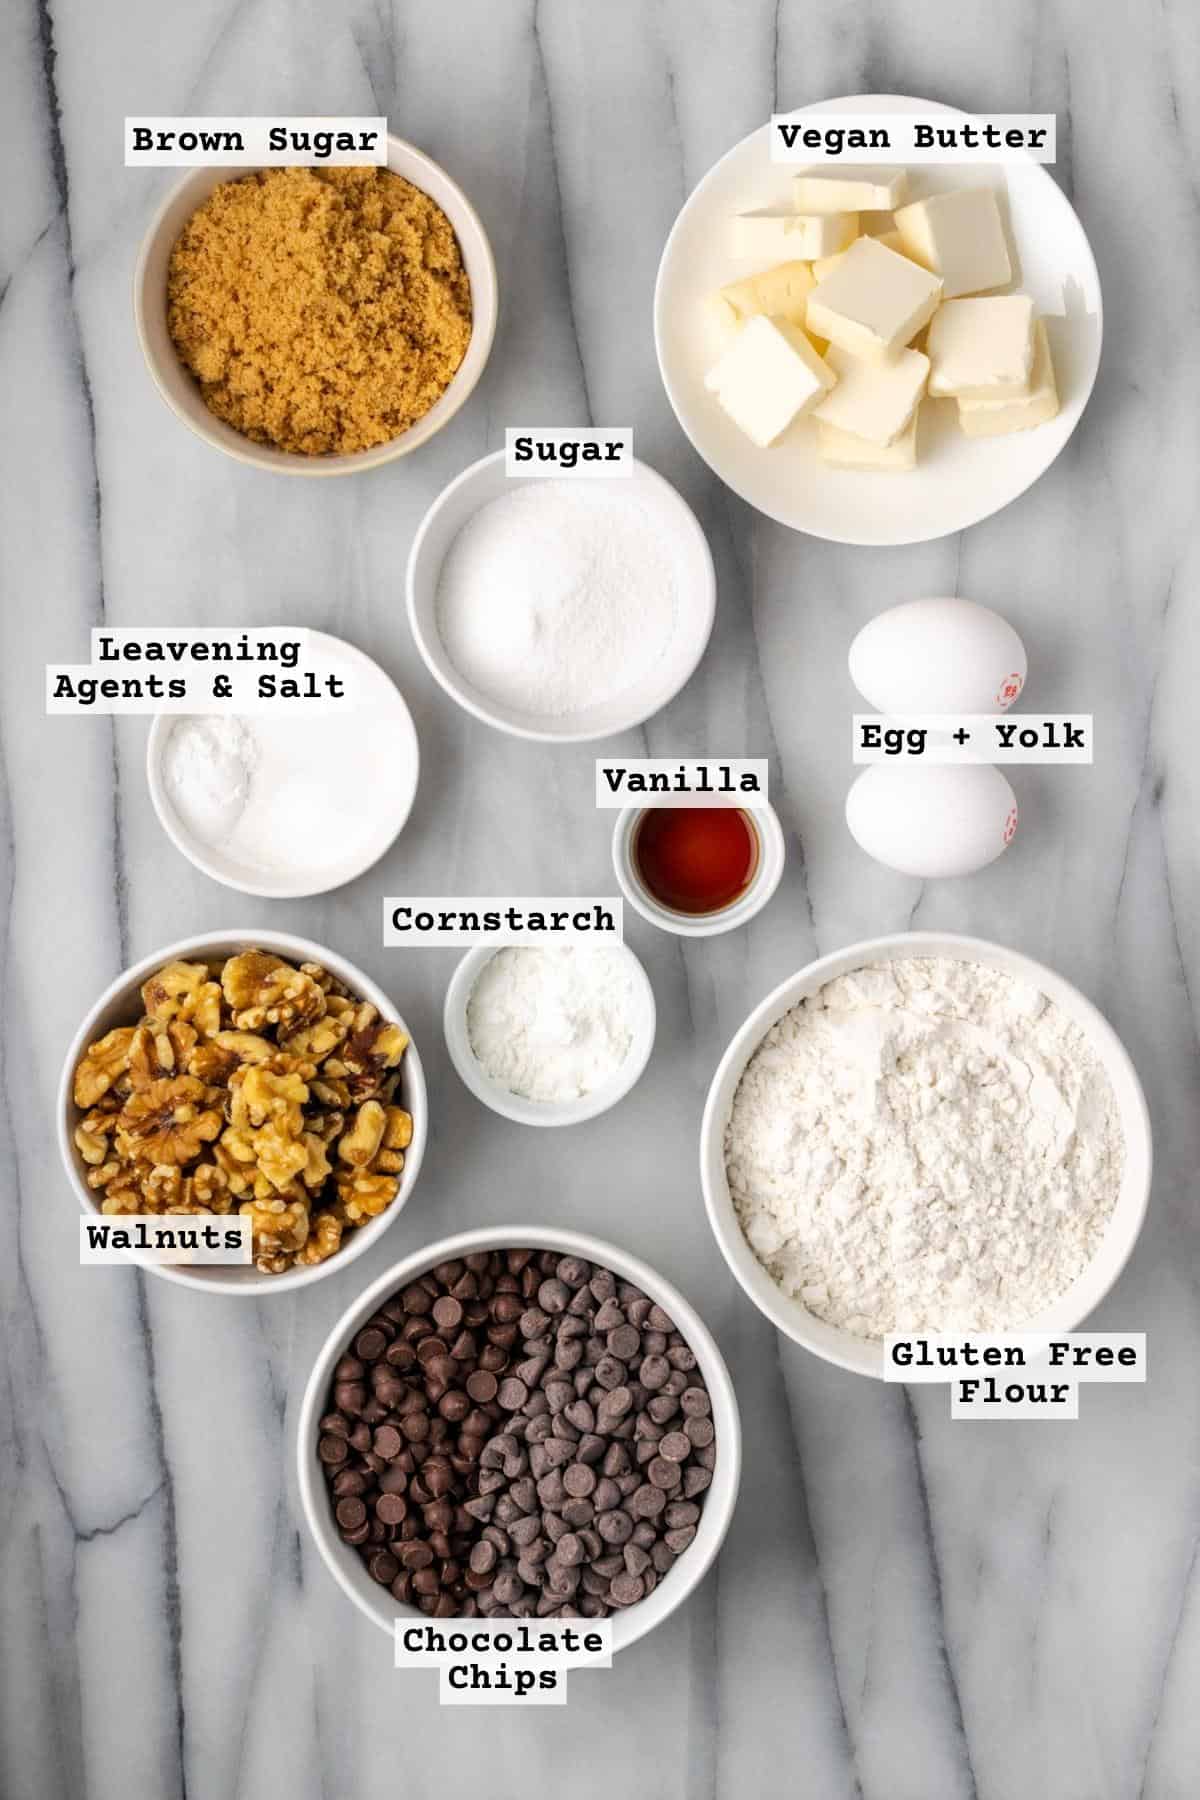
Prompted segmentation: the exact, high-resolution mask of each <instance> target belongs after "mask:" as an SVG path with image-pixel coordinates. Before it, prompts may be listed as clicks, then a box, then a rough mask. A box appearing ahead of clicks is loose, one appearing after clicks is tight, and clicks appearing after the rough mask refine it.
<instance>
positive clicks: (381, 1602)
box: [296, 1225, 742, 1650]
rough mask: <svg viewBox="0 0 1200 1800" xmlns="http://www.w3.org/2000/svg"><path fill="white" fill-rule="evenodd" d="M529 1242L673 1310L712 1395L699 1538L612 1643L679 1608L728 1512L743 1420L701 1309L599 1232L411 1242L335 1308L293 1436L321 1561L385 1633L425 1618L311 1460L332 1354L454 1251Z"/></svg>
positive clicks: (639, 1633)
mask: <svg viewBox="0 0 1200 1800" xmlns="http://www.w3.org/2000/svg"><path fill="white" fill-rule="evenodd" d="M526 1248H529V1249H535V1250H556V1251H558V1252H560V1253H561V1254H562V1255H563V1256H582V1257H585V1258H586V1259H587V1261H589V1262H593V1263H599V1264H600V1265H601V1266H602V1267H604V1268H607V1269H611V1270H612V1271H613V1273H614V1274H615V1275H619V1276H621V1277H622V1278H623V1279H624V1280H626V1281H632V1282H634V1283H635V1284H636V1285H637V1286H638V1287H640V1288H641V1289H642V1291H643V1292H644V1293H646V1294H648V1295H649V1296H650V1298H651V1299H652V1300H653V1301H655V1302H656V1303H657V1304H658V1305H659V1306H661V1307H663V1308H664V1309H665V1310H666V1311H667V1312H668V1313H669V1314H670V1316H671V1318H672V1319H673V1320H674V1321H675V1324H676V1325H677V1326H678V1328H679V1330H680V1331H681V1332H682V1333H683V1335H684V1337H685V1338H686V1339H687V1342H688V1344H689V1345H690V1346H691V1348H692V1350H693V1351H694V1352H695V1354H696V1360H697V1362H698V1363H699V1365H700V1371H701V1374H702V1375H703V1376H704V1380H705V1384H706V1386H707V1388H708V1393H709V1398H710V1399H711V1401H712V1418H713V1425H714V1428H715V1430H716V1446H717V1462H716V1467H715V1469H714V1470H713V1478H712V1483H711V1485H710V1487H709V1488H708V1489H707V1490H706V1492H705V1496H704V1506H703V1509H702V1511H701V1514H700V1523H699V1525H698V1526H697V1529H696V1536H695V1538H694V1539H693V1541H692V1543H691V1544H690V1545H689V1546H688V1548H687V1550H686V1551H685V1552H684V1554H683V1555H682V1556H681V1557H680V1559H679V1561H678V1562H677V1563H676V1564H675V1565H674V1567H673V1568H672V1569H671V1570H670V1572H669V1574H667V1575H666V1576H664V1578H663V1580H662V1581H661V1582H660V1583H659V1585H658V1586H657V1587H656V1588H655V1590H654V1592H653V1593H652V1594H651V1595H649V1597H648V1598H647V1599H645V1600H640V1601H639V1602H638V1604H637V1605H636V1606H630V1607H627V1608H625V1609H624V1610H623V1611H621V1612H617V1613H614V1614H613V1620H612V1625H613V1648H614V1649H615V1650H623V1649H625V1647H626V1646H627V1645H629V1644H633V1643H636V1642H637V1640H638V1638H640V1637H644V1636H645V1635H646V1633H647V1632H648V1631H653V1629H654V1627H655V1626H656V1625H661V1624H662V1622H663V1620H664V1619H665V1618H667V1617H668V1616H669V1615H670V1614H671V1613H673V1612H674V1611H675V1609H676V1607H678V1606H682V1604H683V1602H684V1601H685V1600H686V1599H687V1598H688V1596H689V1594H691V1593H692V1591H693V1590H694V1589H695V1588H697V1587H698V1586H699V1585H700V1582H701V1581H702V1580H703V1578H704V1575H705V1573H706V1572H707V1570H708V1569H709V1567H710V1566H711V1564H712V1562H713V1560H714V1558H715V1557H716V1554H717V1552H718V1550H719V1549H720V1548H721V1543H722V1540H723V1539H724V1537H725V1533H726V1531H727V1530H728V1529H729V1522H730V1520H731V1519H732V1517H733V1509H734V1504H735V1502H736V1500H737V1492H738V1482H739V1480H740V1479H741V1467H742V1428H741V1420H740V1417H739V1414H738V1405H737V1398H736V1396H735V1394H734V1391H733V1383H732V1381H731V1380H730V1378H729V1371H728V1369H727V1368H726V1367H725V1361H724V1358H723V1357H722V1355H721V1352H720V1351H719V1350H718V1348H717V1346H716V1343H715V1341H714V1339H713V1337H712V1335H711V1333H710V1332H709V1330H708V1327H707V1326H706V1325H705V1324H704V1321H703V1320H702V1319H701V1317H700V1315H699V1313H698V1312H696V1311H695V1309H694V1308H693V1307H692V1306H690V1305H689V1304H688V1302H687V1301H686V1300H685V1299H684V1297H683V1295H682V1294H681V1293H679V1292H678V1291H677V1289H675V1288H673V1287H672V1286H671V1284H670V1283H669V1282H667V1281H664V1280H663V1278H662V1276H661V1275H659V1274H657V1273H656V1271H655V1270H654V1269H652V1268H650V1267H649V1265H648V1264H646V1263H644V1262H642V1261H640V1260H639V1258H638V1257H636V1256H630V1255H629V1254H628V1252H627V1251H624V1250H618V1249H617V1248H616V1247H615V1246H614V1245H612V1244H607V1243H604V1242H602V1240H601V1239H599V1238H592V1237H584V1236H582V1235H581V1234H580V1233H579V1232H577V1231H558V1230H553V1229H549V1228H547V1227H546V1226H544V1225H500V1226H493V1227H489V1228H488V1229H487V1230H485V1231H464V1232H462V1233H461V1234H460V1235H459V1236H458V1237H451V1238H444V1239H443V1240H442V1242H441V1243H439V1244H431V1245H429V1246H428V1247H427V1248H426V1249H424V1250H418V1251H417V1252H416V1254H415V1255H413V1256H410V1257H407V1258H406V1259H405V1260H404V1261H403V1262H401V1263H397V1264H396V1266H395V1267H394V1268H392V1269H389V1270H388V1272H387V1274H386V1275H381V1276H380V1277H379V1279H378V1281H373V1282H372V1283H371V1285H370V1287H369V1288H368V1289H367V1290H366V1292H365V1293H364V1294H362V1295H360V1297H359V1298H358V1299H357V1300H356V1301H355V1302H354V1305H353V1306H351V1307H349V1308H348V1309H347V1311H346V1312H344V1313H343V1314H342V1316H341V1318H340V1319H339V1320H338V1322H337V1324H336V1325H335V1326H334V1328H333V1330H332V1331H331V1332H330V1334H329V1336H328V1337H327V1338H326V1340H325V1343H324V1345H323V1346H322V1348H321V1351H320V1354H319V1355H318V1357H317V1360H316V1364H315V1365H314V1368H313V1372H312V1374H311V1375H310V1376H309V1378H308V1386H307V1388H306V1389H305V1390H304V1400H303V1403H302V1404H301V1407H300V1423H299V1430H298V1435H297V1440H296V1455H297V1463H298V1467H299V1474H300V1501H301V1505H302V1506H303V1508H304V1517H305V1519H306V1521H307V1523H308V1528H309V1530H310V1531H311V1532H312V1535H313V1537H314V1539H315V1540H316V1545H317V1549H318V1550H319V1551H320V1553H321V1558H322V1560H323V1562H324V1564H325V1567H326V1568H327V1569H328V1570H329V1572H330V1574H331V1575H332V1576H333V1578H334V1580H335V1581H336V1582H337V1583H338V1585H339V1587H340V1588H341V1589H342V1592H343V1593H344V1594H347V1595H348V1596H349V1598H350V1599H351V1600H353V1602H354V1604H355V1606H357V1608H358V1610H359V1611H360V1612H361V1613H365V1615H366V1617H367V1618H368V1619H370V1620H372V1621H373V1623H374V1624H376V1625H378V1626H379V1627H380V1629H381V1630H382V1631H386V1632H387V1633H388V1634H389V1636H390V1635H391V1633H392V1630H393V1626H394V1621H395V1620H396V1618H397V1617H404V1618H414V1619H418V1618H423V1617H424V1614H422V1613H420V1612H418V1611H417V1609H416V1608H415V1607H411V1606H402V1605H401V1604H400V1602H399V1601H397V1600H393V1599H392V1597H391V1595H390V1594H388V1593H387V1592H386V1591H385V1590H384V1589H383V1588H382V1587H380V1585H379V1583H378V1582H376V1581H372V1579H371V1577H370V1576H369V1575H368V1573H367V1571H366V1569H365V1568H364V1567H363V1565H362V1563H361V1562H360V1561H359V1558H358V1556H357V1555H356V1554H355V1552H354V1550H353V1549H352V1548H350V1546H348V1545H346V1544H344V1543H343V1542H342V1540H341V1538H340V1536H339V1535H338V1531H337V1527H336V1525H335V1523H334V1519H333V1513H332V1509H331V1507H330V1505H329V1498H328V1492H327V1490H326V1487H325V1478H324V1475H323V1474H322V1471H321V1465H320V1463H319V1462H318V1460H317V1437H318V1423H319V1421H320V1419H321V1416H322V1414H323V1413H324V1412H325V1410H326V1401H327V1397H328V1394H329V1387H330V1383H331V1381H332V1379H333V1370H334V1366H335V1364H336V1363H337V1361H338V1359H339V1357H341V1356H343V1355H344V1354H345V1351H346V1349H347V1346H348V1345H349V1343H350V1341H351V1339H352V1338H353V1337H354V1335H355V1333H356V1332H357V1331H358V1330H359V1329H360V1327H361V1326H362V1325H363V1324H364V1323H365V1322H366V1320H367V1319H369V1318H370V1316H371V1314H372V1313H373V1312H375V1311H377V1309H378V1308H379V1307H380V1305H382V1303H383V1302H384V1301H385V1300H387V1299H389V1298H390V1297H391V1295H393V1294H394V1293H396V1291H397V1290H398V1289H400V1288H403V1287H404V1286H406V1285H407V1283H408V1282H410V1281H415V1280H416V1279H417V1278H418V1277H419V1276H421V1275H424V1274H425V1273H426V1271H427V1270H429V1269H432V1268H435V1267H436V1266H437V1264H438V1263H442V1262H448V1261H450V1260H451V1258H453V1257H461V1256H470V1255H472V1254H473V1253H474V1252H476V1251H484V1250H509V1249H526Z"/></svg>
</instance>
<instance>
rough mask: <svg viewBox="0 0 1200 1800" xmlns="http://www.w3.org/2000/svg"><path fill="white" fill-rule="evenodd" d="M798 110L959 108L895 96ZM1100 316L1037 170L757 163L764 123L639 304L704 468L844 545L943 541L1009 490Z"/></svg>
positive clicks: (686, 218)
mask: <svg viewBox="0 0 1200 1800" xmlns="http://www.w3.org/2000/svg"><path fill="white" fill-rule="evenodd" d="M803 111H804V112H807V113H823V112H837V113H850V112H864V113H876V114H879V113H913V112H920V113H930V112H940V113H946V114H947V115H949V116H951V117H955V118H963V117H966V116H967V115H965V114H963V113H960V112H959V111H958V110H957V109H956V108H954V107H948V106H941V105H939V104H938V103H937V102H935V101H931V100H917V99H911V98H909V97H907V96H904V95H898V94H863V95H857V96H855V97H853V98H850V99H838V100H823V101H821V102H819V103H818V104H817V105H815V106H810V107H806V108H804V109H803ZM948 196H953V198H952V199H951V198H948ZM926 202H929V203H930V204H926ZM856 203H857V205H858V206H859V207H861V208H864V209H866V208H869V210H861V211H858V212H854V211H851V210H844V209H849V208H852V207H853V206H854V205H855V204H856ZM1030 303H1032V304H1030ZM1102 323H1103V315H1102V308H1101V300H1100V278H1099V275H1098V273H1097V270H1096V262H1095V258H1094V257H1093V255H1092V251H1091V246H1090V245H1089V244H1088V241H1087V237H1086V234H1085V233H1084V229H1083V226H1082V225H1081V224H1080V222H1079V219H1078V217H1077V216H1076V214H1075V211H1074V208H1073V207H1072V206H1071V203H1070V201H1069V200H1068V199H1067V198H1066V196H1065V194H1064V193H1063V192H1062V190H1061V189H1060V188H1059V187H1058V185H1057V183H1056V182H1055V181H1054V180H1053V178H1052V177H1051V175H1050V174H1049V173H1048V171H1047V170H1046V169H1045V168H1044V167H1042V166H1041V165H1040V164H1038V163H1035V162H1032V161H1022V162H1015V163H1004V164H1000V163H995V164H990V163H984V164H961V163H959V164H956V163H939V164H933V163H924V164H914V165H911V166H909V167H908V168H907V169H902V168H900V167H896V168H891V167H883V166H876V165H863V166H855V167H844V166H843V165H842V164H841V163H840V161H832V160H831V161H827V162H826V163H824V164H823V165H822V166H821V167H820V168H815V167H814V168H813V169H811V170H808V171H802V170H800V169H798V168H797V167H795V166H790V165H786V164H783V163H773V162H772V161H771V157H770V146H769V126H766V125H764V126H762V127H761V129H760V130H758V131H755V132H752V133H751V134H750V136H749V137H747V138H743V139H742V141H741V143H739V144H735V145H734V147H733V149H732V150H730V151H729V152H728V154H727V155H726V156H724V157H722V159H721V161H720V162H718V163H717V164H716V165H715V166H714V167H713V168H712V169H710V171H709V173H708V174H707V175H706V176H705V177H704V179H703V181H701V183H700V184H699V186H698V187H697V188H696V189H695V191H694V192H693V193H692V194H691V196H690V197H689V199H688V200H687V202H686V204H685V205H684V207H683V210H682V211H681V213H680V214H679V217H678V219H677V220H676V221H675V225H674V227H673V229H672V231H671V235H670V237H669V238H668V239H667V243H666V248H665V249H664V251H663V255H662V262H661V264H660V265H659V271H658V284H657V287H656V290H655V296H654V335H655V342H656V345H657V349H658V362H659V368H660V370H661V372H662V378H663V382H664V384H665V386H666V390H667V394H668V397H669V398H670V401H671V404H672V406H673V407H674V409H675V413H676V416H677V418H678V419H679V422H680V424H681V425H682V426H683V429H684V431H685V432H686V433H687V435H688V437H689V438H690V439H691V441H692V443H693V445H694V446H695V448H696V449H697V450H698V451H699V453H700V455H701V456H702V457H703V458H704V460H705V462H706V463H707V464H708V465H709V467H710V468H711V469H712V470H713V471H714V473H715V474H717V475H719V476H720V478H721V480H722V481H724V482H725V483H726V485H727V486H728V487H730V488H732V489H733V491H734V492H735V493H736V494H739V495H740V496H741V498H742V499H743V500H746V501H747V502H748V503H749V504H750V505H751V506H753V507H755V508H756V509H757V510H758V511H759V512H761V513H765V514H766V515H767V516H768V517H769V518H772V519H777V520H778V521H779V523H780V524H782V525H788V526H791V527H792V528H793V529H794V530H796V531H807V532H809V533H811V535H812V536H814V537H821V538H827V539H829V540H831V541H832V542H835V543H843V544H916V543H922V542H925V541H927V540H929V539H931V538H939V537H944V536H946V535H947V534H948V533H950V532H955V531H962V530H964V529H965V528H966V527H967V526H968V525H974V524H977V523H978V521H979V520H981V519H986V518H988V517H989V516H990V515H991V514H992V513H995V512H998V511H999V510H1000V508H1001V507H1002V506H1007V505H1008V503H1009V501H1010V500H1015V499H1016V498H1017V496H1018V495H1019V494H1022V493H1024V491H1025V489H1026V488H1027V487H1029V486H1030V485H1031V484H1032V483H1033V482H1034V481H1036V480H1037V478H1038V476H1039V475H1041V474H1043V473H1044V472H1045V470H1046V469H1048V468H1049V466H1050V464H1051V463H1052V462H1053V461H1054V459H1055V457H1056V456H1057V455H1058V453H1059V451H1060V450H1061V449H1062V448H1063V446H1064V444H1065V443H1066V442H1067V439H1068V438H1069V437H1070V435H1071V433H1072V431H1073V430H1074V429H1075V426H1076V424H1077V423H1078V421H1079V417H1080V414H1081V413H1082V412H1083V409H1084V407H1085V405H1086V404H1087V400H1088V396H1089V394H1090V393H1091V391H1092V384H1093V382H1094V381H1095V379H1096V371H1097V368H1098V367H1099V362H1100V340H1101V335H1102Z"/></svg>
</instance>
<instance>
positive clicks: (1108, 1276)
mask: <svg viewBox="0 0 1200 1800" xmlns="http://www.w3.org/2000/svg"><path fill="white" fill-rule="evenodd" d="M1150 1171H1151V1142H1150V1120H1149V1114H1148V1112H1147V1108H1146V1101H1145V1096H1144V1095H1143V1093H1142V1088H1141V1084H1140V1082H1139V1080H1138V1077H1137V1072H1136V1070H1135V1069H1134V1067H1133V1064H1132V1062H1131V1061H1130V1058H1129V1055H1128V1053H1127V1052H1126V1050H1125V1048H1124V1046H1123V1045H1122V1043H1121V1041H1120V1039H1119V1038H1118V1037H1117V1035H1116V1033H1115V1032H1114V1031H1113V1029H1112V1026H1111V1025H1110V1024H1109V1023H1108V1021H1107V1020H1106V1019H1105V1018H1104V1017H1103V1015H1102V1014H1101V1013H1099V1012H1098V1011H1097V1010H1096V1008H1095V1007H1094V1006H1093V1005H1092V1004H1091V1002H1090V1001H1089V1000H1086V999H1085V998H1084V996H1083V995H1082V994H1081V993H1080V992H1079V991H1078V989H1076V988H1074V987H1072V986H1071V984H1070V983H1069V982H1067V981H1064V980H1063V978H1062V976H1061V975H1056V974H1055V973H1054V972H1053V970H1051V969H1047V968H1044V967H1043V966H1042V965H1041V964H1040V963H1036V962H1033V961H1031V960H1030V958H1029V957H1026V956H1022V955H1019V954H1018V953H1017V952H1016V951H1013V950H1008V949H1005V948H1004V947H1003V946H1001V945H999V944H990V943H986V942H984V941H982V940H981V939H977V938H969V937H956V936H946V935H943V934H942V933H939V932H921V931H916V932H903V933H900V934H898V935H897V936H895V937H885V938H877V939H875V940H873V941H871V942H868V943H862V944H852V945H851V946H850V947H849V948H848V949H846V950H840V951H837V952H836V953H835V954H834V955H832V956H826V957H822V958H821V959H820V961H818V962H814V963H810V964H809V966H808V967H807V968H806V969H801V970H800V972H799V974H797V975H793V976H792V977H791V978H790V980H788V981H785V982H783V983H782V984H781V985H780V986H779V987H777V988H776V989H775V991H774V993H771V994H768V995H767V997H766V999H765V1000H764V1001H763V1002H762V1004H761V1005H760V1006H758V1007H756V1008H755V1010H754V1011H753V1012H752V1013H751V1015H750V1017H749V1018H748V1019H747V1020H746V1022H745V1024H744V1025H743V1026H742V1028H741V1030H740V1031H739V1032H738V1033H737V1035H736V1036H735V1037H734V1039H733V1042H732V1043H731V1044H730V1046H729V1048H728V1050H727V1051H726V1052H725V1055H724V1057H723V1058H722V1060H721V1063H720V1066H719V1067H718V1069H717V1072H716V1075H715V1076H714V1078H713V1082H712V1086H711V1088H710V1089H709V1094H708V1102H707V1105H706V1107H705V1111H704V1121H703V1124H702V1126H701V1138H700V1172H701V1180H702V1183H703V1188H704V1198H705V1205H706V1206H707V1209H708V1217H709V1223H710V1224H711V1226H712V1228H713V1232H714V1234H715V1236H716V1239H717V1243H718V1244H719V1246H720V1248H721V1251H722V1254H723V1255H724V1257H725V1260H726V1262H727V1263H728V1264H729V1266H730V1269H731V1270H732V1271H733V1273H734V1275H735V1276H736V1277H737V1279H738V1281H739V1282H740V1283H741V1285H742V1287H743V1288H744V1289H745V1290H746V1292H747V1294H748V1295H749V1296H750V1298H751V1299H752V1300H753V1301H754V1303H755V1305H756V1306H757V1307H758V1308H759V1309H760V1311H762V1312H763V1313H765V1314H766V1316H767V1318H768V1319H770V1320H771V1322H772V1324H774V1325H775V1326H777V1327H778V1329H779V1330H780V1331H783V1332H785V1333H786V1334H787V1336H788V1337H790V1338H792V1339H794V1340H795V1342H796V1343H798V1344H802V1345H803V1346H804V1347H805V1349H808V1350H812V1351H814V1352H815V1353H816V1354H817V1355H818V1356H822V1357H824V1358H825V1359H826V1361H828V1362H832V1363H837V1364H839V1365H840V1366H841V1367H842V1368H845V1369H852V1370H854V1371H856V1372H857V1373H859V1374H862V1375H874V1376H878V1377H882V1375H883V1373H884V1338H885V1336H886V1335H888V1334H889V1333H900V1334H904V1335H914V1336H915V1335H934V1334H939V1333H943V1334H950V1335H956V1334H962V1333H964V1332H989V1333H993V1332H1004V1331H1010V1330H1011V1331H1018V1330H1019V1331H1028V1332H1035V1333H1046V1334H1050V1335H1055V1336H1059V1335H1061V1334H1062V1333H1064V1332H1068V1331H1072V1330H1074V1329H1075V1328H1076V1326H1078V1325H1079V1324H1080V1323H1081V1322H1082V1321H1083V1320H1084V1319H1085V1318H1086V1317H1087V1316H1088V1314H1089V1313H1090V1312H1092V1311H1093V1310H1094V1308H1095V1307H1097V1306H1098V1305H1099V1304H1100V1302H1101V1300H1102V1299H1103V1298H1104V1296H1105V1294H1107V1292H1108V1290H1109V1288H1110V1287H1112V1285H1113V1283H1114V1282H1115V1281H1116V1279H1117V1277H1118V1276H1119V1275H1120V1273H1121V1271H1122V1269H1123V1268H1124V1266H1125V1264H1126V1262H1127V1261H1128V1259H1129V1256H1130V1254H1131V1253H1132V1250H1133V1247H1134V1244H1135V1243H1136V1241H1137V1237H1138V1233H1139V1232H1140V1230H1141V1228H1142V1223H1143V1220H1144V1219H1145V1215H1146V1205H1147V1201H1148V1199H1149V1193H1150Z"/></svg>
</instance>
